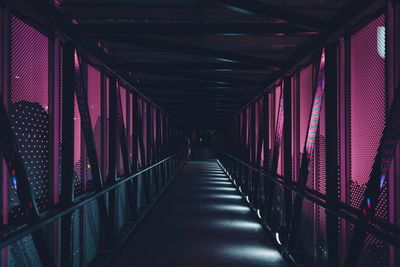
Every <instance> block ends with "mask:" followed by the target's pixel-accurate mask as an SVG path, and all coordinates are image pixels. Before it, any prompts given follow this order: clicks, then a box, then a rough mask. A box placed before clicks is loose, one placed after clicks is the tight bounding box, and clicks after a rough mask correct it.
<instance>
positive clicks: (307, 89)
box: [299, 65, 313, 153]
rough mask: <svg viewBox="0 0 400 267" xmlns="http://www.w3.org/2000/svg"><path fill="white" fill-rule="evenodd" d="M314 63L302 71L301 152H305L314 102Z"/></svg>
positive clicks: (300, 95)
mask: <svg viewBox="0 0 400 267" xmlns="http://www.w3.org/2000/svg"><path fill="white" fill-rule="evenodd" d="M312 77H313V75H312V65H310V66H308V67H307V68H305V69H303V70H302V71H301V72H300V91H299V97H300V104H299V111H300V114H299V115H300V120H299V134H300V139H299V152H300V153H303V151H304V144H305V142H306V135H307V131H308V121H309V117H310V108H311V103H312V97H313V96H312V91H313V89H312V88H313V82H312Z"/></svg>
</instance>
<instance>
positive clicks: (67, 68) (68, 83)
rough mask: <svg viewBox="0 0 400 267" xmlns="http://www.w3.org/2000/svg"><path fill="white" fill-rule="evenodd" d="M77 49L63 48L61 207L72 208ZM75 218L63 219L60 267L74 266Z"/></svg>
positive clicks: (68, 216)
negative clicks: (75, 60) (73, 229)
mask: <svg viewBox="0 0 400 267" xmlns="http://www.w3.org/2000/svg"><path fill="white" fill-rule="evenodd" d="M74 51H75V50H74V47H73V45H72V43H66V44H65V45H64V46H63V66H62V68H63V91H62V99H63V102H62V114H63V117H62V131H63V142H62V144H61V153H62V159H61V166H62V167H61V185H62V186H61V196H60V203H61V206H63V207H67V206H69V205H71V203H72V201H73V197H74V179H73V177H74V171H73V169H74V146H73V144H74V88H75V67H74ZM71 216H72V215H67V216H64V217H63V218H62V219H61V257H60V261H61V266H63V267H69V266H72V263H73V255H72V240H71V237H72V217H71Z"/></svg>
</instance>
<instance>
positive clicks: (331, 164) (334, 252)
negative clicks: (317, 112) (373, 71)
mask: <svg viewBox="0 0 400 267" xmlns="http://www.w3.org/2000/svg"><path fill="white" fill-rule="evenodd" d="M337 45H338V44H337V43H329V44H328V45H327V47H326V50H325V61H326V63H325V64H326V72H325V83H326V88H329V90H326V93H325V129H326V139H325V141H326V202H327V205H328V207H334V206H335V205H336V203H338V201H339V200H340V199H339V194H338V183H339V175H338V170H339V166H338V162H339V158H338V155H339V147H338V124H337V123H332V121H336V120H337V114H338V101H337V96H338V89H337V88H338V78H337V77H338V76H337V70H338V68H337V61H338V60H337ZM338 229H339V218H338V216H335V215H334V214H332V213H329V212H327V213H326V236H327V248H328V251H329V253H328V261H327V262H328V266H329V267H336V266H339V238H338V234H337V232H338Z"/></svg>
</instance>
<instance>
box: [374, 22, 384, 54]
mask: <svg viewBox="0 0 400 267" xmlns="http://www.w3.org/2000/svg"><path fill="white" fill-rule="evenodd" d="M385 35H386V28H385V26H379V27H378V28H377V34H376V38H377V46H376V47H377V49H378V54H379V56H380V57H381V58H385V52H386V51H385Z"/></svg>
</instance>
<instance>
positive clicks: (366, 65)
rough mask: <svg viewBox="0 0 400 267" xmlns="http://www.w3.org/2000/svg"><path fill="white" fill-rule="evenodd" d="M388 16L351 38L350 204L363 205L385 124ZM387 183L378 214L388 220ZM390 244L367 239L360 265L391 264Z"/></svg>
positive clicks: (373, 238) (380, 18) (372, 22)
mask: <svg viewBox="0 0 400 267" xmlns="http://www.w3.org/2000/svg"><path fill="white" fill-rule="evenodd" d="M384 25H385V17H384V16H380V17H377V18H376V19H374V20H373V21H371V22H370V23H369V24H367V25H366V26H365V27H363V28H362V29H361V30H359V31H358V32H357V33H355V34H354V35H353V36H352V37H351V64H350V67H351V76H350V78H351V100H350V101H351V107H350V109H351V112H350V113H351V130H350V132H351V168H350V172H351V181H350V183H351V188H350V204H351V205H352V206H353V207H356V208H359V206H360V204H361V202H362V200H363V197H364V192H365V188H366V183H367V181H368V179H369V174H370V172H371V169H372V166H373V164H374V158H375V155H376V152H377V149H378V147H379V142H380V139H381V137H382V131H383V129H384V127H385V120H386V116H385V112H386V86H385V59H384V58H385V50H384V47H382V46H384V43H385V41H384V37H383V40H382V35H381V31H382V29H384V28H382V27H384ZM387 199H388V190H387V183H386V182H385V184H384V187H383V190H382V192H381V196H380V198H379V203H378V207H377V209H376V212H375V214H376V216H377V217H379V218H381V219H384V220H388V201H387ZM387 255H388V247H387V246H386V245H384V244H383V242H382V241H380V240H378V239H376V238H375V237H373V236H372V235H368V237H367V239H366V240H365V242H364V250H363V257H362V258H364V259H365V261H363V260H361V261H360V266H376V265H377V264H379V265H380V266H387V264H388V263H387V259H388V257H387Z"/></svg>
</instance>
